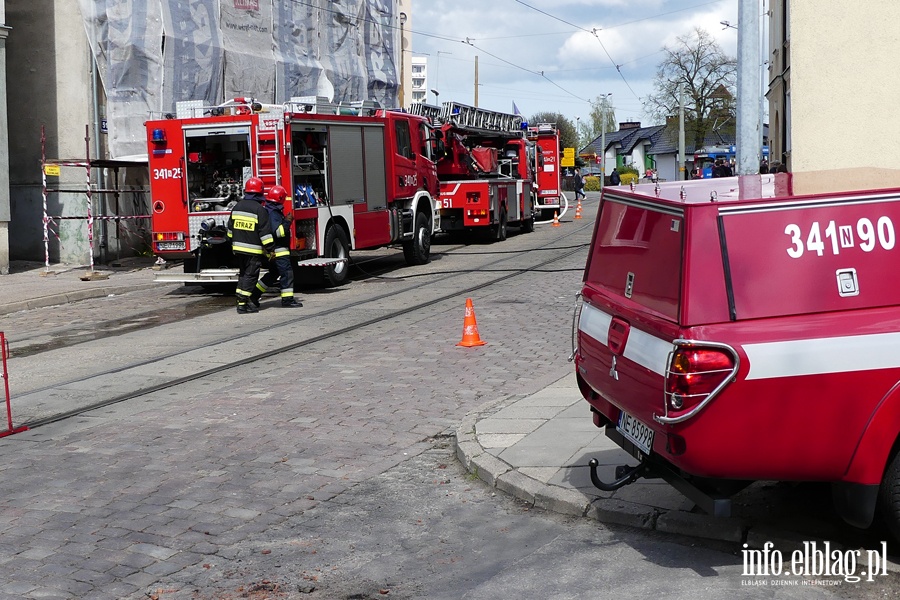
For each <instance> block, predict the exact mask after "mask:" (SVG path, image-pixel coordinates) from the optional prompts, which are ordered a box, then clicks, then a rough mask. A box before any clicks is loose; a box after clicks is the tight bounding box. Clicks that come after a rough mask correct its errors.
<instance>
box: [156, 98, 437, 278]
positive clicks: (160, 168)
mask: <svg viewBox="0 0 900 600" xmlns="http://www.w3.org/2000/svg"><path fill="white" fill-rule="evenodd" d="M146 131H147V146H148V160H149V167H150V191H151V208H152V232H151V237H152V250H153V252H154V254H156V255H157V256H158V257H161V258H162V259H164V260H166V261H171V260H182V261H184V273H176V272H172V273H169V272H166V271H159V272H158V273H157V277H156V280H157V281H169V282H173V281H174V282H185V283H200V284H216V283H221V282H235V281H237V272H238V271H237V268H236V265H235V262H234V260H233V256H232V252H231V246H230V244H229V242H228V238H227V235H226V233H227V232H226V230H225V224H226V223H227V221H228V217H229V214H230V210H231V207H232V206H233V205H234V204H235V203H236V202H237V201H238V200H239V199H240V198H241V196H242V194H243V187H244V182H245V181H246V180H247V179H248V178H250V177H258V178H260V179H262V180H263V182H264V185H265V188H266V189H268V188H270V187H272V186H274V185H281V186H283V187H284V188H285V189H286V190H288V193H289V194H291V197H290V198H289V201H287V202H286V206H285V215H290V216H291V217H292V219H293V221H292V227H291V236H290V240H289V241H290V249H291V256H292V262H293V264H294V265H296V267H317V268H321V269H322V270H323V271H324V279H325V283H326V284H328V285H340V284H341V283H343V282H344V281H345V280H346V278H347V272H348V270H349V265H348V260H349V256H350V252H351V250H362V249H368V248H378V247H384V246H390V245H400V246H402V248H403V253H404V257H405V258H406V261H407V263H408V264H412V265H416V264H425V263H427V262H428V261H429V257H430V250H431V238H432V235H433V233H434V231H435V230H436V229H438V228H439V227H440V214H439V213H438V212H437V211H436V210H435V199H436V198H437V197H438V192H439V190H438V178H437V172H436V167H435V162H434V159H433V155H434V153H435V152H439V151H440V150H441V149H442V144H441V142H440V140H438V139H437V138H435V137H434V131H433V129H432V127H431V126H430V124H429V123H428V121H427V120H426V119H425V118H423V117H421V116H418V115H413V114H408V113H404V112H400V111H392V110H384V109H382V108H380V107H378V106H377V104H376V103H374V102H372V101H365V102H356V103H351V104H333V103H330V102H328V101H327V99H325V98H322V97H301V98H292V99H291V100H290V101H288V102H286V103H285V104H283V105H264V104H262V103H259V102H256V101H255V100H253V99H252V98H236V99H234V100H230V101H228V102H225V103H223V104H221V105H218V106H204V103H203V102H202V101H188V102H179V103H177V105H176V112H175V113H174V114H171V113H170V114H166V115H163V116H162V118H158V119H151V120H149V121H147V123H146ZM173 271H174V270H173Z"/></svg>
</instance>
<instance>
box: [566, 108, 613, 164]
mask: <svg viewBox="0 0 900 600" xmlns="http://www.w3.org/2000/svg"><path fill="white" fill-rule="evenodd" d="M604 108H605V110H604ZM604 112H605V113H606V133H612V132H613V131H615V130H616V108H615V107H614V106H613V105H612V103H611V102H610V101H609V98H608V97H607V96H597V99H596V100H593V101H592V102H591V112H590V121H587V122H582V121H581V119H578V120H577V122H576V129H577V134H578V142H577V143H576V146H575V148H576V150H577V151H581V149H582V148H584V147H585V146H587V145H588V144H590V143H591V142H593V141H594V140H595V139H597V138H599V137H600V134H601V133H602V132H603V129H602V126H603V114H604Z"/></svg>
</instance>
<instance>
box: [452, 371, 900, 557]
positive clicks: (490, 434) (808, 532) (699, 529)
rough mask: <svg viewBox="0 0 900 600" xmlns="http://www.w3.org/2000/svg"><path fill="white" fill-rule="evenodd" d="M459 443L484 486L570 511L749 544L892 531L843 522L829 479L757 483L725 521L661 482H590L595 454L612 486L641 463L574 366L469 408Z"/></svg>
mask: <svg viewBox="0 0 900 600" xmlns="http://www.w3.org/2000/svg"><path fill="white" fill-rule="evenodd" d="M456 444H457V446H456V454H457V457H458V458H459V460H460V462H461V463H462V464H463V465H464V466H465V467H466V468H467V469H468V470H469V471H470V472H472V473H474V474H476V475H477V476H478V477H479V478H480V479H482V480H483V481H485V482H486V483H487V484H488V485H490V486H492V487H496V489H498V490H500V491H502V492H504V493H507V494H510V495H512V496H515V497H516V498H519V499H520V500H523V501H525V502H527V503H530V504H534V506H537V507H539V508H544V509H547V510H550V511H553V512H557V513H561V514H565V515H571V516H575V517H588V518H591V519H596V520H598V521H602V522H606V523H614V524H619V525H628V526H631V527H638V528H642V529H653V530H656V531H661V532H666V533H674V534H680V535H687V536H692V537H700V538H707V539H712V540H719V541H724V542H730V543H738V544H742V543H747V544H749V545H750V547H752V548H762V547H763V544H764V543H765V542H773V543H774V544H775V545H776V548H779V549H782V550H783V551H787V550H795V549H802V547H803V546H802V542H803V541H815V540H832V543H831V545H832V547H835V546H839V545H841V544H840V542H844V543H846V544H848V545H850V547H852V548H858V547H860V546H862V545H867V546H868V545H871V543H872V541H873V540H875V539H883V538H884V536H885V535H887V533H886V532H881V531H875V530H877V529H880V527H879V526H878V525H877V524H876V525H874V526H873V528H872V529H873V531H868V532H862V531H859V530H856V529H854V528H852V527H850V526H849V525H846V524H844V523H843V521H841V520H840V518H839V517H837V516H836V515H835V514H834V512H833V510H832V509H831V496H830V488H829V487H828V485H827V484H804V485H795V484H789V483H777V482H757V483H754V484H753V485H751V486H750V487H748V488H746V489H745V490H743V491H741V492H740V493H738V494H737V495H735V496H734V497H733V499H732V500H733V502H732V503H733V507H732V516H731V517H728V518H723V517H711V516H709V515H706V514H705V513H702V512H700V511H699V510H698V509H695V508H694V505H693V503H692V502H691V501H690V500H688V499H687V498H685V497H684V496H683V495H681V493H680V492H678V491H676V490H675V488H673V487H672V486H670V485H669V484H668V483H666V482H665V481H663V480H662V479H638V480H637V481H636V482H634V483H632V484H630V485H626V486H625V487H623V488H620V489H619V490H617V491H615V492H602V491H600V490H599V489H597V488H596V487H594V486H593V484H592V483H591V479H590V470H589V468H588V466H587V465H588V461H589V460H590V459H591V458H596V459H597V460H598V461H599V463H600V468H599V469H598V473H599V476H600V479H601V480H603V481H607V482H609V481H613V480H614V479H615V476H614V474H615V467H616V466H618V465H625V464H628V465H635V464H637V463H636V461H635V460H634V459H633V458H632V457H631V456H630V455H629V454H628V453H626V452H625V451H624V450H622V449H621V448H619V447H618V446H617V445H616V444H615V443H613V442H612V441H611V440H609V439H608V438H607V437H606V435H605V434H604V433H603V430H602V429H600V428H598V427H596V426H594V423H593V419H592V418H591V414H590V409H589V407H588V404H587V402H585V401H584V399H583V398H582V396H581V392H580V391H579V390H578V387H577V384H576V382H575V372H574V367H573V369H572V373H571V374H570V375H567V376H565V377H563V378H562V379H560V380H559V381H557V382H556V383H554V384H552V385H550V386H549V387H547V388H545V389H543V390H541V391H539V392H537V393H536V394H533V395H531V396H528V397H526V398H512V399H504V400H500V401H495V402H493V403H489V404H487V405H485V406H484V407H482V408H481V409H479V410H478V411H475V412H474V413H471V414H469V415H468V416H467V417H466V418H465V419H464V420H463V422H462V423H461V424H460V425H459V428H458V429H457V432H456ZM836 539H838V540H840V542H838V543H837V544H836V543H835V540H836ZM892 567H893V568H894V570H896V568H897V565H892Z"/></svg>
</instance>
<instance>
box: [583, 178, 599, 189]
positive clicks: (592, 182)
mask: <svg viewBox="0 0 900 600" xmlns="http://www.w3.org/2000/svg"><path fill="white" fill-rule="evenodd" d="M584 191H586V192H599V191H600V178H599V177H597V176H596V175H588V176H587V177H585V178H584Z"/></svg>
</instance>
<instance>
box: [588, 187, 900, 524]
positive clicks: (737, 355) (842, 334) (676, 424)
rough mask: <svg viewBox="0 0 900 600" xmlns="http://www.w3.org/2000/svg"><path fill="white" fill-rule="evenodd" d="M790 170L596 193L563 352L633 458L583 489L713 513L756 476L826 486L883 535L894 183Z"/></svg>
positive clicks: (893, 331)
mask: <svg viewBox="0 0 900 600" xmlns="http://www.w3.org/2000/svg"><path fill="white" fill-rule="evenodd" d="M796 177H797V175H796V174H791V175H788V174H775V175H762V176H761V175H753V176H744V177H740V178H738V177H726V178H718V179H700V180H696V181H685V182H673V183H670V184H659V185H653V184H642V185H637V186H634V188H633V189H632V190H628V188H625V187H621V186H618V187H608V188H606V189H605V190H604V193H603V196H602V198H601V200H600V207H599V212H598V215H597V220H596V226H595V231H594V238H593V243H592V246H591V251H590V255H589V258H588V261H587V265H586V267H585V272H584V287H583V290H582V295H583V305H582V307H581V311H580V315H579V318H578V327H577V332H576V333H577V348H575V351H574V353H573V357H574V360H575V366H576V375H577V380H578V385H579V387H580V389H581V393H582V394H583V395H584V397H585V399H586V400H587V401H588V403H589V404H590V408H591V411H592V412H593V418H594V423H595V424H596V425H597V426H599V427H605V429H606V435H607V436H608V437H610V438H611V439H612V440H614V441H615V442H616V443H618V444H619V445H620V446H621V447H622V448H624V449H625V450H627V451H628V452H629V453H631V454H632V455H633V456H634V457H635V458H636V459H637V460H638V461H639V463H638V465H637V466H636V467H633V468H623V469H620V470H619V471H618V472H617V478H616V480H615V481H606V482H604V481H602V480H601V479H600V478H599V476H598V474H597V473H596V467H597V463H596V462H595V461H592V462H591V466H592V473H591V476H592V481H593V482H594V484H595V485H596V486H597V487H600V488H601V489H604V490H613V489H616V488H618V487H621V486H622V485H625V484H627V483H629V482H630V481H633V480H634V479H635V478H637V477H639V476H644V475H646V476H660V477H663V478H664V479H665V480H667V481H669V482H670V483H672V485H674V486H675V487H676V488H677V489H679V490H680V491H681V492H683V493H684V494H685V495H687V496H688V497H690V498H691V499H692V500H694V502H696V503H697V504H698V505H699V506H701V507H703V508H704V509H705V510H706V511H707V512H710V513H712V514H716V515H727V514H728V513H729V511H730V499H729V495H730V494H731V493H734V492H735V491H737V490H739V489H741V487H743V486H746V485H748V484H749V483H751V482H753V481H756V480H782V481H819V482H828V483H830V484H831V490H832V496H833V500H834V504H835V507H836V509H837V512H838V513H839V514H840V515H841V516H842V517H843V518H844V519H845V520H846V521H847V522H849V523H851V524H853V525H856V526H858V527H868V526H869V525H870V524H871V523H872V522H873V519H874V517H875V515H876V513H880V514H881V516H882V517H883V519H884V522H885V523H886V524H887V526H888V528H889V529H890V530H891V532H892V533H893V534H894V536H895V537H897V539H900V333H898V331H900V309H898V307H900V286H898V285H897V282H896V281H895V280H894V278H893V277H892V276H891V275H892V273H893V272H894V270H895V268H896V263H897V256H896V255H897V229H898V227H900V190H898V189H882V190H865V191H848V192H840V193H827V194H824V193H816V194H807V195H795V194H794V189H793V187H792V185H793V184H792V181H793V180H794V179H795V178H796ZM838 179H839V178H835V177H834V175H833V174H832V173H831V172H829V173H828V174H825V175H824V176H823V180H824V181H826V182H829V183H830V182H832V181H835V180H838ZM819 189H821V187H820V188H819Z"/></svg>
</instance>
